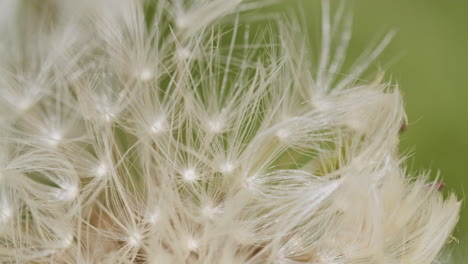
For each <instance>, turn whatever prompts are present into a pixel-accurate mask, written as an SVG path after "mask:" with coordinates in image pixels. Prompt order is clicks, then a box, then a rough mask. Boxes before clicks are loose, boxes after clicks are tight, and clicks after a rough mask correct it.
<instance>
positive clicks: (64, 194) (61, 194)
mask: <svg viewBox="0 0 468 264" xmlns="http://www.w3.org/2000/svg"><path fill="white" fill-rule="evenodd" d="M78 191H79V190H78V186H76V185H73V184H62V186H61V189H60V190H59V191H58V192H57V193H56V197H57V199H58V200H61V201H67V202H68V201H72V200H74V199H75V198H76V197H77V196H78Z"/></svg>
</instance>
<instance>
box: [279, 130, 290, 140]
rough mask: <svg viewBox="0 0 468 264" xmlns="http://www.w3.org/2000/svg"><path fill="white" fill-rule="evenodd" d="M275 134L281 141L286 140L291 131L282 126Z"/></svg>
mask: <svg viewBox="0 0 468 264" xmlns="http://www.w3.org/2000/svg"><path fill="white" fill-rule="evenodd" d="M275 135H276V137H277V138H278V139H279V140H280V141H286V140H287V139H288V138H289V137H290V136H291V132H290V131H289V130H288V129H286V128H282V129H278V130H277V131H276V134H275Z"/></svg>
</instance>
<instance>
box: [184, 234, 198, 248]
mask: <svg viewBox="0 0 468 264" xmlns="http://www.w3.org/2000/svg"><path fill="white" fill-rule="evenodd" d="M186 245H187V249H188V250H190V251H197V250H198V248H199V246H200V245H199V243H198V241H197V240H195V239H194V238H191V237H190V238H187V241H186Z"/></svg>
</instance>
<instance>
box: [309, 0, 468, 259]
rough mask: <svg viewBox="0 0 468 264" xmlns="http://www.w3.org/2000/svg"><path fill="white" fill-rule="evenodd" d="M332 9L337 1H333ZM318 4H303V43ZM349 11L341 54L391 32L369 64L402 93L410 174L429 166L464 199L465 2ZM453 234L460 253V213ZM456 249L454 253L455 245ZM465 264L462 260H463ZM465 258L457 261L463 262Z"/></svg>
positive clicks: (418, 1) (409, 1) (467, 235)
mask: <svg viewBox="0 0 468 264" xmlns="http://www.w3.org/2000/svg"><path fill="white" fill-rule="evenodd" d="M331 2H332V7H333V6H334V7H335V8H336V7H337V6H338V1H336V2H334V1H331ZM319 3H320V1H318V0H317V1H315V0H310V1H303V2H302V4H303V5H304V6H305V8H304V13H305V16H306V18H307V23H308V26H309V30H310V32H315V33H310V41H311V43H312V44H313V43H317V36H318V34H316V33H317V32H318V31H319V30H317V26H318V25H319V22H320V17H319V14H320V9H319V8H320V5H319ZM346 3H347V7H348V9H350V10H351V12H352V14H353V38H352V40H351V44H350V45H351V46H350V50H349V55H350V57H351V58H355V57H356V56H358V55H359V53H360V52H362V51H363V50H364V49H365V48H367V47H368V46H369V44H370V42H371V41H373V40H377V39H378V38H381V37H382V36H383V35H384V34H385V33H386V32H389V31H390V30H397V35H396V37H395V38H394V40H393V41H392V43H391V44H390V46H389V47H388V48H387V50H386V51H385V52H384V54H383V55H382V56H381V57H380V58H379V59H378V61H376V62H375V63H374V65H373V67H374V69H377V68H378V67H379V65H383V68H384V70H385V72H386V79H387V80H392V81H393V82H394V83H398V84H399V87H400V89H401V90H402V91H403V95H404V99H405V106H406V110H407V114H408V118H409V126H408V129H407V131H406V132H405V133H404V134H403V135H402V144H401V150H402V153H403V154H408V153H410V154H412V155H411V157H410V158H409V159H408V160H407V165H408V167H409V169H410V171H412V172H421V171H427V170H428V169H430V170H431V172H432V176H434V177H435V176H436V174H437V172H440V175H441V177H442V179H443V181H444V182H445V183H446V187H445V190H444V192H445V193H448V192H450V191H455V192H456V193H457V195H458V197H459V199H461V200H464V196H465V193H464V192H465V191H464V190H465V189H466V186H468V171H467V167H465V166H467V165H468V87H467V86H468V1H467V0H391V1H389V0H348V1H347V2H346ZM465 209H467V206H466V205H465V204H463V206H462V216H461V219H460V223H459V225H458V227H457V229H456V231H455V237H456V238H459V239H460V242H459V243H460V245H459V246H458V248H459V249H462V251H465V253H463V255H465V256H467V257H468V255H467V253H468V212H466V210H465ZM458 251H460V250H458ZM464 261H466V263H468V260H464ZM463 263H465V262H463Z"/></svg>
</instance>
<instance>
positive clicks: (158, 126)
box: [150, 117, 168, 134]
mask: <svg viewBox="0 0 468 264" xmlns="http://www.w3.org/2000/svg"><path fill="white" fill-rule="evenodd" d="M150 130H151V133H153V134H159V133H162V132H164V131H167V130H168V124H167V121H166V119H165V118H163V117H160V118H157V119H156V120H155V121H154V122H153V123H152V124H151V128H150Z"/></svg>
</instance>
